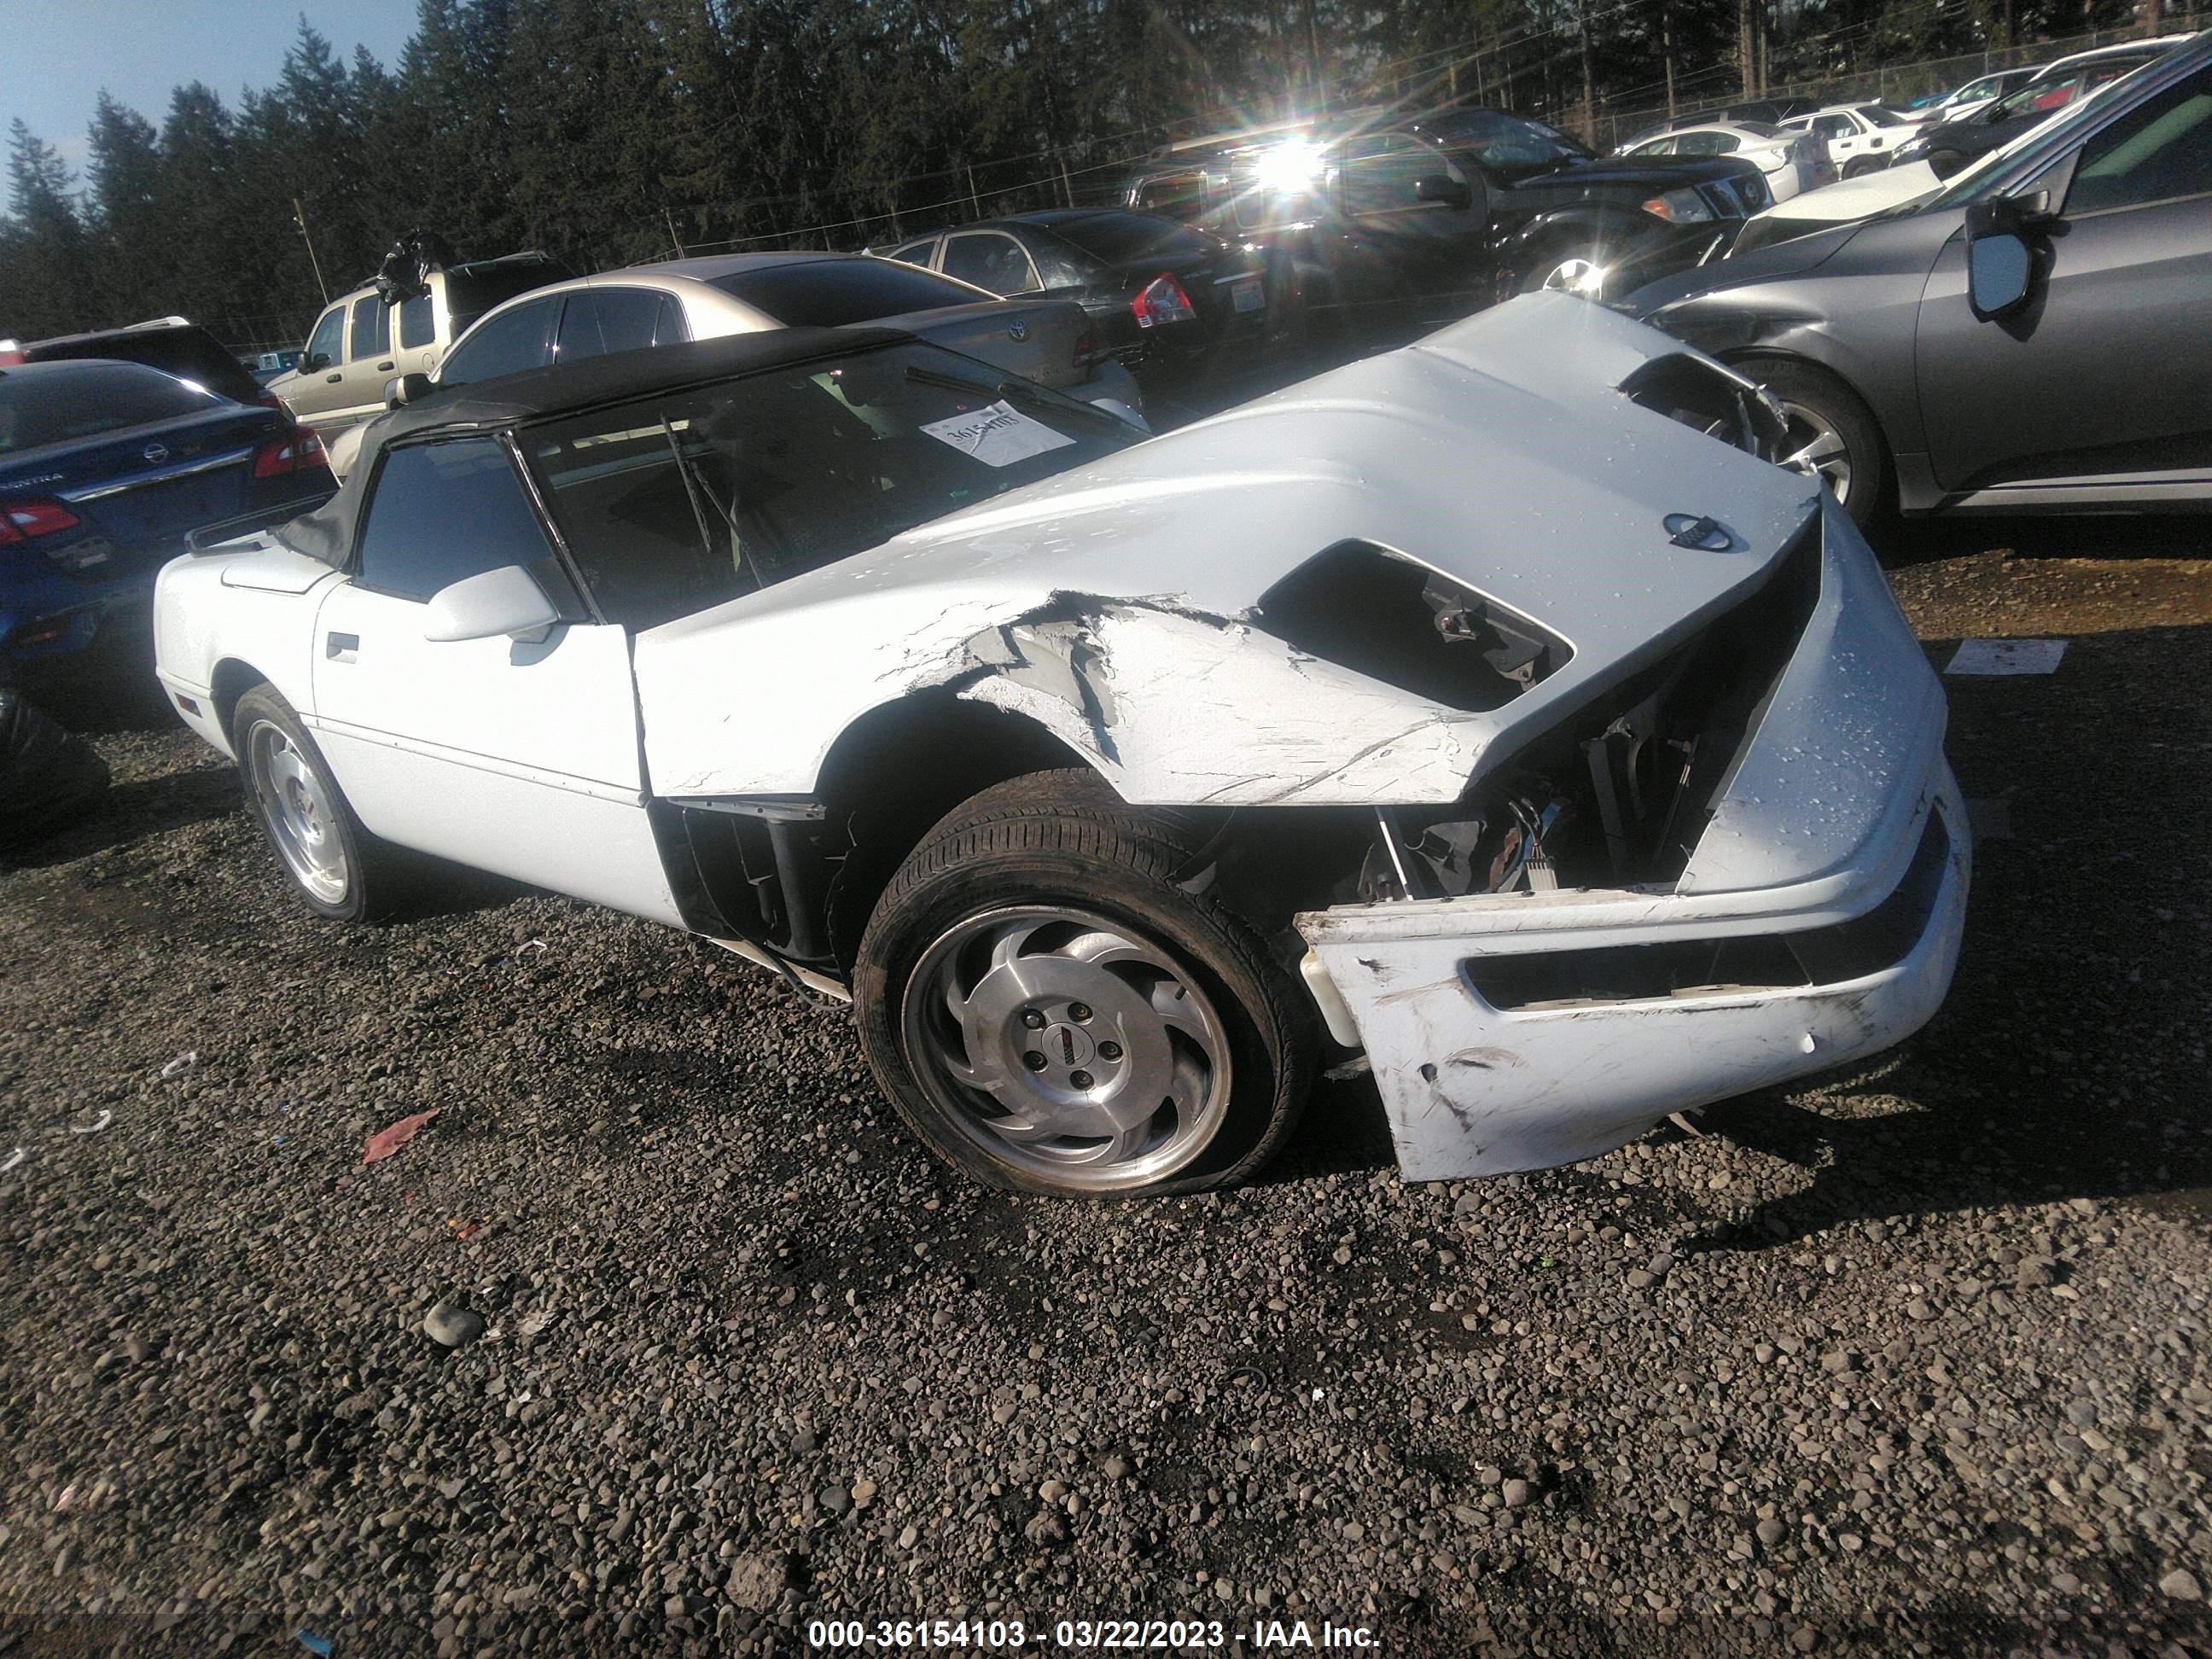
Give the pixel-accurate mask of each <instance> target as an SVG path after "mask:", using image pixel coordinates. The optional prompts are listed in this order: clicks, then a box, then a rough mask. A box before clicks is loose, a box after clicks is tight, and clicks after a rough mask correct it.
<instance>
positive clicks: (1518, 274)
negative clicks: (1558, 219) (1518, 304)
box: [1498, 242, 1600, 300]
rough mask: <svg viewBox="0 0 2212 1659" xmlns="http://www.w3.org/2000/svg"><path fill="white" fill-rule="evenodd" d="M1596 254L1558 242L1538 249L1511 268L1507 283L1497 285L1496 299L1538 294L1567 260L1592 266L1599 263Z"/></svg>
mask: <svg viewBox="0 0 2212 1659" xmlns="http://www.w3.org/2000/svg"><path fill="white" fill-rule="evenodd" d="M1597 252H1598V250H1597V249H1595V247H1590V248H1584V247H1579V246H1575V245H1574V244H1572V243H1569V242H1559V243H1556V244H1554V245H1553V246H1549V247H1540V248H1538V249H1537V250H1536V252H1534V253H1532V254H1529V255H1528V256H1527V257H1526V258H1524V259H1523V260H1522V263H1521V264H1518V265H1516V266H1515V267H1513V268H1512V272H1511V276H1510V279H1509V283H1501V284H1500V285H1499V289H1500V291H1499V294H1498V298H1499V299H1500V300H1505V299H1510V298H1511V297H1512V295H1516V294H1541V293H1542V292H1543V289H1544V283H1545V281H1546V279H1547V278H1548V277H1549V276H1551V274H1552V273H1553V271H1555V270H1558V269H1559V267H1560V266H1561V265H1563V264H1565V263H1566V262H1567V261H1568V260H1570V259H1588V260H1589V261H1590V262H1591V263H1592V264H1598V263H1600V261H1599V260H1598V258H1597ZM1509 285H1510V291H1509Z"/></svg>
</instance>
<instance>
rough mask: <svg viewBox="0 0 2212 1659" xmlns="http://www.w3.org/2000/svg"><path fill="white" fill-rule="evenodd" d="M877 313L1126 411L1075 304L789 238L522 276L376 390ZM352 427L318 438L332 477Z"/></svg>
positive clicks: (1131, 398)
mask: <svg viewBox="0 0 2212 1659" xmlns="http://www.w3.org/2000/svg"><path fill="white" fill-rule="evenodd" d="M863 324H866V325H874V324H882V325H885V326H889V327H896V328H904V329H908V330H910V331H912V332H913V333H914V334H915V336H916V337H918V338H921V339H925V340H929V341H932V342H933V343H936V344H938V345H941V346H944V347H945V348H947V349H950V350H954V351H961V352H965V353H966V354H968V355H969V356H972V357H978V358H981V360H982V361H984V362H988V363H994V364H995V365H997V366H998V367H999V368H1001V369H1003V370H1005V371H1006V373H1007V374H1018V375H1020V376H1021V377H1022V378H1023V379H1024V380H1034V381H1036V383H1037V384H1038V385H1040V386H1051V387H1054V389H1055V390H1058V391H1061V392H1066V393H1067V394H1068V395H1069V396H1071V397H1074V398H1082V399H1083V400H1084V401H1085V402H1086V403H1097V404H1104V405H1106V406H1107V407H1109V409H1112V410H1115V411H1117V412H1126V413H1127V416H1128V418H1129V419H1131V420H1133V421H1136V422H1139V423H1141V422H1142V420H1143V410H1144V401H1145V400H1144V393H1143V392H1141V391H1139V389H1138V386H1137V383H1136V380H1134V379H1133V377H1132V376H1131V375H1130V374H1129V372H1128V370H1127V369H1126V368H1123V367H1122V366H1121V364H1120V363H1119V362H1115V360H1114V359H1113V358H1112V357H1111V356H1109V355H1108V353H1107V351H1106V350H1105V349H1104V348H1103V347H1102V346H1101V345H1100V344H1099V343H1098V332H1097V330H1096V329H1095V328H1094V326H1093V325H1091V322H1090V320H1089V319H1088V318H1086V317H1085V314H1084V313H1083V312H1082V310H1081V309H1080V308H1079V307H1075V306H1073V305H1069V304H1066V303H1065V302H1064V301H1053V300H1044V299H1042V298H1037V299H1030V300H1028V301H1021V300H1002V299H1000V297H999V296H998V295H995V294H993V293H991V292H989V291H988V290H987V289H980V288H976V287H975V286H974V285H972V284H970V283H962V282H956V281H954V280H953V279H952V278H951V277H949V276H937V275H935V274H934V273H933V272H931V271H927V270H914V269H913V268H912V267H910V266H908V265H903V264H897V263H896V262H895V261H892V260H889V259H878V258H871V257H869V256H868V255H866V254H852V253H810V252H798V251H794V250H783V251H779V252H760V253H726V254H720V255H716V256H714V257H713V258H698V259H671V260H666V261H664V262H662V263H660V264H649V265H632V266H630V267H629V269H627V270H615V271H608V272H606V273H605V274H603V275H601V276H585V277H578V278H576V279H574V280H573V281H570V282H566V283H555V284H553V285H552V286H550V287H549V288H545V289H534V290H532V292H531V293H529V294H528V295H524V296H523V297H521V298H520V299H515V300H510V301H507V303H506V304H505V305H503V306H500V307H496V308H495V309H494V310H492V311H490V312H488V313H485V315H484V317H483V319H482V320H481V321H480V322H478V323H477V325H476V326H475V327H474V328H473V329H471V331H469V333H468V334H467V335H466V336H465V337H463V338H462V339H460V340H459V342H457V343H455V344H454V346H453V350H452V351H451V352H449V353H448V354H447V357H446V362H445V363H444V365H443V366H442V367H441V368H440V369H439V370H438V371H437V372H436V373H435V374H431V375H429V376H428V377H427V383H423V384H412V385H405V386H401V385H395V386H394V388H393V392H392V398H389V399H388V400H387V401H391V402H394V403H396V402H397V401H398V400H399V399H400V398H401V397H402V396H403V395H404V396H406V397H408V398H421V397H425V396H428V394H429V392H431V391H432V390H434V389H437V388H441V387H448V386H463V385H466V384H468V383H469V382H471V381H474V380H489V379H491V378H493V377H494V376H495V375H500V374H513V373H515V372H517V371H518V370H520V369H525V368H548V367H551V366H554V365H556V364H561V363H574V362H582V361H583V360H585V359H586V358H590V357H595V356H599V354H601V353H602V352H607V351H630V350H636V349H641V348H643V347H647V346H656V345H669V344H673V343H678V342H680V341H684V340H711V339H716V338H719V337H721V336H723V335H726V334H752V333H757V332H759V331H762V330H763V329H771V328H784V327H787V326H791V325H799V326H805V327H816V328H825V327H826V328H842V327H850V326H854V325H863ZM361 443H362V434H361V431H360V429H359V428H354V429H353V430H351V431H350V432H343V433H340V434H339V435H338V436H337V439H336V440H334V441H332V443H331V465H332V466H333V467H335V468H336V469H337V472H338V476H339V477H344V476H345V474H346V473H347V471H349V470H350V469H351V467H352V465H353V459H354V456H355V454H356V453H357V452H358V451H359V449H360V447H361Z"/></svg>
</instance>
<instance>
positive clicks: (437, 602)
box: [422, 564, 561, 645]
mask: <svg viewBox="0 0 2212 1659" xmlns="http://www.w3.org/2000/svg"><path fill="white" fill-rule="evenodd" d="M560 620H561V613H560V611H557V610H556V609H555V608H554V605H553V601H552V600H550V599H547V598H546V597H545V590H544V588H542V587H540V586H538V583H537V580H536V579H535V578H533V577H532V575H531V574H530V573H529V572H528V571H527V570H525V569H524V568H522V567H521V566H520V565H519V564H503V565H501V566H500V568H498V569H496V570H487V571H485V572H483V574H481V575H476V576H470V577H466V578H465V579H464V580H460V581H457V582H454V583H453V584H452V585H451V586H446V587H441V588H440V589H439V590H438V591H437V592H436V593H435V594H433V595H432V596H431V599H430V605H429V610H428V614H427V615H426V616H425V617H423V619H422V637H423V638H424V639H426V640H430V641H460V640H489V639H496V638H497V637H498V636H499V635H502V634H504V635H507V637H508V638H510V639H516V640H521V641H524V642H526V643H527V644H532V645H535V644H536V643H538V641H540V640H543V639H544V637H545V636H546V635H548V634H550V633H551V632H552V631H553V629H554V626H555V624H556V623H559V621H560Z"/></svg>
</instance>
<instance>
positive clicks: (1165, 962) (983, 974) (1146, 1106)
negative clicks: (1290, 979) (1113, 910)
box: [901, 905, 1231, 1192]
mask: <svg viewBox="0 0 2212 1659" xmlns="http://www.w3.org/2000/svg"><path fill="white" fill-rule="evenodd" d="M901 1024H902V1030H903V1034H904V1042H905V1045H906V1049H907V1057H908V1064H909V1066H910V1067H911V1069H912V1071H913V1073H914V1076H915V1079H916V1080H917V1081H918V1082H919V1083H920V1084H921V1086H922V1087H923V1088H924V1089H925V1090H926V1091H928V1093H929V1094H930V1095H931V1096H932V1097H933V1099H934V1100H935V1101H936V1103H938V1104H939V1106H940V1107H942V1108H944V1109H945V1110H946V1112H947V1115H948V1116H949V1117H950V1118H951V1121H953V1122H954V1123H955V1124H956V1125H957V1127H958V1128H959V1129H960V1131H961V1133H963V1134H965V1135H966V1136H968V1137H969V1139H970V1140H971V1141H972V1142H974V1143H975V1145H976V1146H978V1147H979V1148H980V1149H981V1150H982V1151H983V1152H986V1153H987V1154H988V1155H989V1156H990V1157H991V1158H994V1159H995V1160H997V1161H999V1162H1000V1163H1002V1164H1006V1165H1007V1166H1009V1167H1011V1168H1013V1169H1016V1170H1020V1171H1022V1172H1023V1173H1024V1174H1026V1175H1029V1176H1032V1177H1035V1178H1039V1179H1042V1180H1044V1181H1048V1182H1052V1183H1053V1184H1054V1185H1057V1186H1060V1187H1065V1188H1074V1189H1080V1190H1084V1191H1091V1192H1104V1191H1112V1190H1115V1189H1117V1188H1130V1187H1139V1186H1144V1185H1147V1184H1149V1183H1151V1182H1157V1181H1160V1180H1163V1179H1164V1178H1165V1177H1167V1176H1170V1175H1172V1174H1173V1173H1174V1172H1175V1171H1176V1170H1179V1169H1181V1168H1182V1166H1184V1165H1185V1164H1188V1163H1189V1162H1191V1161H1192V1160H1193V1159H1194V1158H1197V1157H1198V1156H1199V1154H1200V1153H1201V1152H1204V1151H1205V1149H1206V1146H1207V1145H1208V1144H1209V1143H1210V1142H1211V1141H1212V1139H1213V1137H1214V1135H1215V1133H1217V1131H1218V1129H1219V1128H1220V1126H1221V1123H1222V1120H1223V1117H1224V1115H1225V1113H1226V1111H1227V1109H1228V1104H1229V1095H1230V1083H1231V1079H1230V1058H1229V1041H1228V1036H1227V1034H1226V1031H1225V1028H1224V1026H1223V1024H1222V1023H1221V1020H1220V1018H1219V1017H1218V1015H1217V1014H1216V1013H1215V1012H1214V1009H1213V1007H1212V1004H1211V1003H1210V1002H1209V1001H1208V1000H1207V999H1206V994H1205V993H1204V992H1203V991H1201V990H1200V988H1199V987H1198V985H1197V983H1196V982H1195V981H1194V979H1193V977H1192V975H1191V973H1190V970H1189V969H1188V968H1187V967H1185V966H1184V964H1183V963H1182V961H1181V960H1180V959H1179V958H1178V957H1177V956H1176V953H1174V952H1173V951H1170V950H1168V949H1167V948H1166V947H1165V946H1164V945H1160V944H1158V943H1157V942H1155V941H1153V940H1152V939H1147V938H1146V937H1144V935H1143V934H1142V933H1139V931H1138V930H1136V929H1134V928H1132V927H1128V926H1127V925H1126V924H1124V923H1121V922H1116V921H1108V920H1106V919H1105V918H1103V917H1101V916H1097V915H1091V914H1090V913H1088V912H1085V911H1081V910H1073V909H1065V908H1057V907H1053V906H1036V905H1025V906H1016V907H1012V908H1004V909H995V910H991V911H987V912H985V913H983V914H981V915H975V916H970V917H969V918H968V919H966V920H965V921H961V922H959V923H957V924H956V925H955V926H953V927H950V928H948V929H947V930H946V931H945V933H942V934H940V935H939V937H938V938H937V939H936V940H935V941H934V942H933V943H932V944H931V945H930V946H929V948H928V949H927V951H924V952H923V953H922V955H921V960H920V962H919V963H918V964H917V965H916V967H915V971H914V974H913V975H912V977H911V978H910V979H909V980H908V982H907V991H906V996H905V1000H904V1006H903V1007H902V1020H901Z"/></svg>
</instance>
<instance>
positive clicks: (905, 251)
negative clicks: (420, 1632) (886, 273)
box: [890, 236, 937, 270]
mask: <svg viewBox="0 0 2212 1659" xmlns="http://www.w3.org/2000/svg"><path fill="white" fill-rule="evenodd" d="M935 246H937V238H935V237H934V236H925V237H923V238H922V239H921V240H920V241H918V242H908V243H907V244H906V245H905V246H903V247H895V248H893V249H892V250H891V252H890V257H891V258H894V259H899V260H903V261H904V262H905V263H906V264H910V265H920V266H921V267H922V268H923V269H924V270H927V269H928V267H929V251H930V249H932V248H933V247H935Z"/></svg>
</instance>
